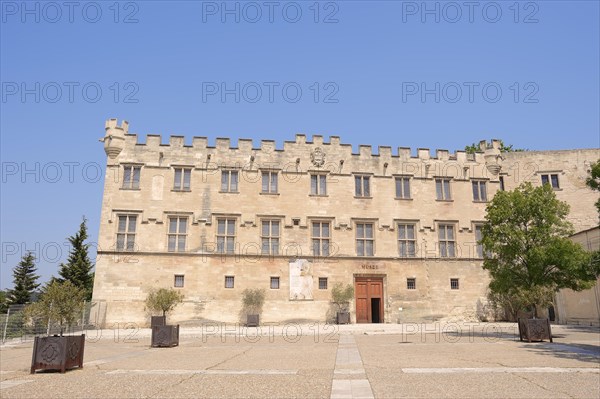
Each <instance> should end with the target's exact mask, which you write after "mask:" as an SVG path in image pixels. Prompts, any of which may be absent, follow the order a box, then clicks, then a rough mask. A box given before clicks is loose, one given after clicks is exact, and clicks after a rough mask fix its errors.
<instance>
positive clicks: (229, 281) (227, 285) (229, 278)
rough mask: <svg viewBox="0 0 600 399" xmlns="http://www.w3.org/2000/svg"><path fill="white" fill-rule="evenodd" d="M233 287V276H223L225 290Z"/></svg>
mask: <svg viewBox="0 0 600 399" xmlns="http://www.w3.org/2000/svg"><path fill="white" fill-rule="evenodd" d="M234 286H235V277H234V276H225V288H233V287H234Z"/></svg>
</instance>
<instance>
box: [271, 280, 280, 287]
mask: <svg viewBox="0 0 600 399" xmlns="http://www.w3.org/2000/svg"><path fill="white" fill-rule="evenodd" d="M271 289H272V290H278V289H279V277H271Z"/></svg>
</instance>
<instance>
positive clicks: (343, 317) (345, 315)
mask: <svg viewBox="0 0 600 399" xmlns="http://www.w3.org/2000/svg"><path fill="white" fill-rule="evenodd" d="M336 321H337V323H338V324H350V312H337V318H336Z"/></svg>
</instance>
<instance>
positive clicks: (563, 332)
mask: <svg viewBox="0 0 600 399" xmlns="http://www.w3.org/2000/svg"><path fill="white" fill-rule="evenodd" d="M124 327H132V326H124ZM552 328H553V335H554V342H553V343H549V342H543V343H527V342H520V341H519V339H518V336H517V332H516V324H514V323H431V324H410V323H409V324H369V325H345V326H333V325H324V324H319V325H317V324H314V325H309V324H295V323H289V324H280V325H274V326H262V327H261V328H260V329H256V328H239V327H236V326H231V325H227V326H226V325H218V324H207V325H204V326H203V327H188V328H182V331H181V337H180V346H179V347H175V348H150V330H149V329H139V330H136V329H124V328H122V329H119V330H102V331H89V332H88V335H87V337H86V347H85V357H84V368H83V369H73V370H71V371H68V372H67V373H65V374H60V373H57V372H38V373H36V374H34V375H32V374H29V367H30V364H31V352H32V346H33V344H32V342H31V341H26V342H21V340H13V341H9V342H7V343H6V344H5V345H3V346H2V348H1V349H0V355H1V365H0V379H1V383H0V396H1V397H2V398H62V397H75V398H196V397H198V398H238V397H239V398H242V397H251V398H262V397H270V398H404V397H406V398H414V397H427V398H483V397H485V398H598V397H600V393H599V392H600V330H599V329H598V328H597V327H579V326H553V327H552Z"/></svg>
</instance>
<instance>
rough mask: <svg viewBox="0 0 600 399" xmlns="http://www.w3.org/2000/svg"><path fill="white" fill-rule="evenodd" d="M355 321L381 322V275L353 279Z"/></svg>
mask: <svg viewBox="0 0 600 399" xmlns="http://www.w3.org/2000/svg"><path fill="white" fill-rule="evenodd" d="M354 293H355V296H356V297H355V302H356V322H357V323H383V298H384V297H383V277H356V278H355V280H354Z"/></svg>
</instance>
